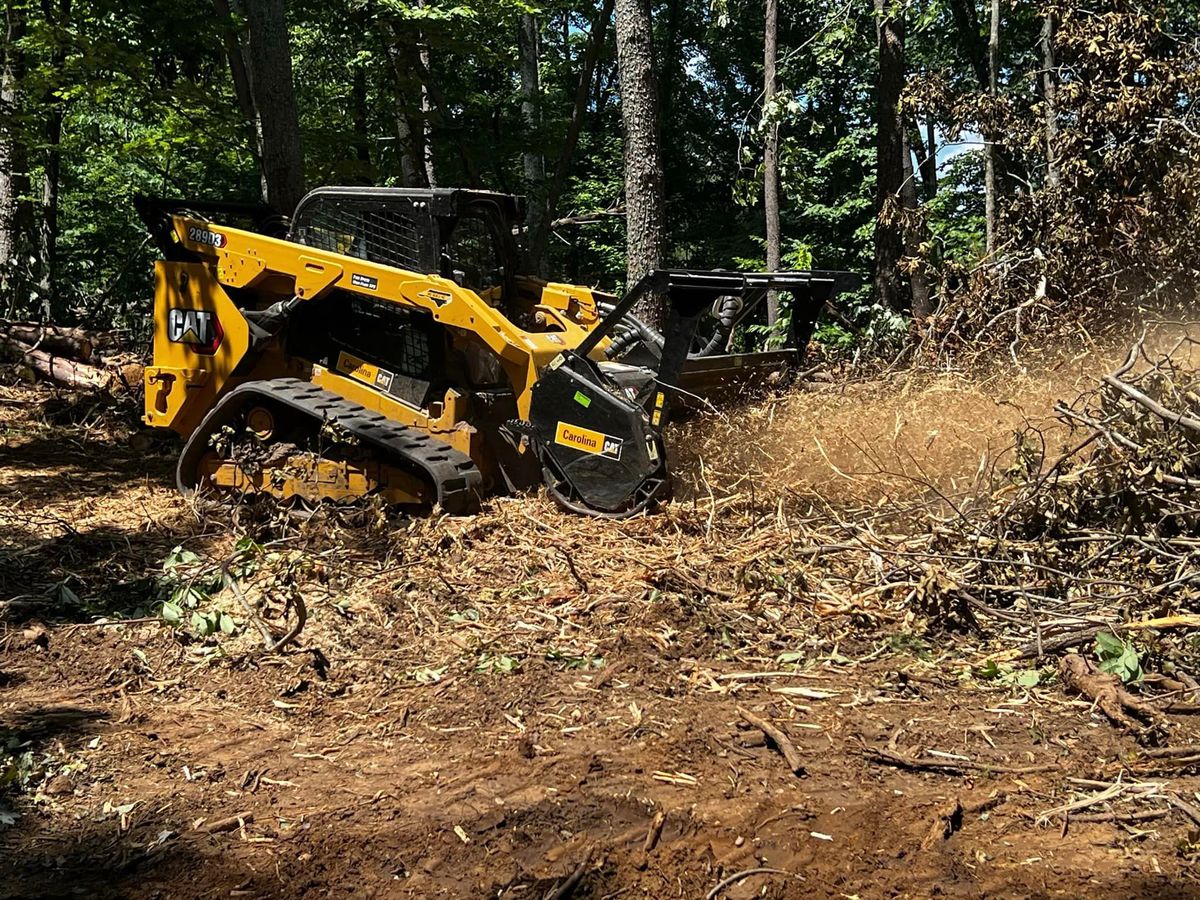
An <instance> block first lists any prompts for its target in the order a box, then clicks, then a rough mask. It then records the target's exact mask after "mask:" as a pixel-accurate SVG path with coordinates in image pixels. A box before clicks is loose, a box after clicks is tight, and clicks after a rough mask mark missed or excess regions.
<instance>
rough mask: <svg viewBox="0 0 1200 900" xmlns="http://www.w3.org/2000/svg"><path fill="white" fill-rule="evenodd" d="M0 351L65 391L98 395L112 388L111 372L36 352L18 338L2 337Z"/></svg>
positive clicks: (44, 352)
mask: <svg viewBox="0 0 1200 900" xmlns="http://www.w3.org/2000/svg"><path fill="white" fill-rule="evenodd" d="M0 351H2V352H3V354H4V356H6V357H7V358H8V359H10V360H12V361H14V362H16V363H18V364H19V365H24V366H26V367H28V368H29V369H30V370H31V371H32V372H33V373H34V374H35V375H38V376H41V377H42V378H46V379H48V380H50V381H52V382H54V383H55V384H59V385H63V386H64V387H72V388H79V389H83V390H91V391H99V390H107V389H108V388H110V387H112V385H113V381H114V377H113V375H112V373H111V372H108V371H106V370H104V369H101V368H98V367H97V366H90V365H88V364H87V363H83V362H77V361H75V360H73V359H67V358H66V357H62V356H55V355H54V354H52V353H49V352H47V351H45V350H37V349H35V348H34V347H33V346H31V345H29V344H26V343H24V342H22V341H18V340H16V339H15V338H10V337H6V336H4V335H0Z"/></svg>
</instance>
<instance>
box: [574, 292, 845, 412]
mask: <svg viewBox="0 0 1200 900" xmlns="http://www.w3.org/2000/svg"><path fill="white" fill-rule="evenodd" d="M858 283H859V279H858V276H856V275H852V274H850V273H848V272H827V271H815V270H814V271H797V272H720V271H704V270H694V269H654V270H652V271H650V272H648V273H646V275H644V276H643V277H642V278H641V279H640V280H639V281H638V282H637V284H635V285H634V286H633V288H632V289H631V290H630V291H629V292H628V293H627V294H626V295H625V296H624V297H622V298H621V300H620V302H618V303H617V305H616V306H615V307H614V308H613V311H612V312H611V313H610V314H609V315H608V316H606V317H605V320H604V321H603V322H601V323H600V325H599V327H597V328H595V329H594V330H593V331H591V332H590V333H589V334H588V336H587V337H586V338H585V339H584V341H583V343H581V344H580V345H579V347H578V348H577V349H576V352H577V353H578V354H579V355H580V356H582V357H584V358H586V357H587V356H588V355H589V354H590V353H591V352H592V350H594V349H595V347H596V345H597V344H598V343H599V342H600V341H601V340H602V339H603V338H605V337H609V336H610V335H611V334H612V332H613V330H614V329H615V328H616V327H617V325H618V324H619V323H620V322H621V320H622V319H623V318H624V317H625V316H626V315H627V314H628V313H629V312H630V311H631V310H632V309H633V307H634V305H635V304H636V303H637V302H638V301H639V300H641V299H642V298H643V297H644V296H646V295H647V294H653V295H655V296H660V297H665V298H666V301H667V323H666V327H665V328H664V329H663V348H662V357H661V360H660V362H659V366H658V372H657V373H656V378H657V380H658V383H659V385H660V386H661V387H664V388H667V389H670V388H672V387H673V386H674V385H675V384H676V383H677V382H678V379H679V375H680V372H682V371H683V365H684V363H685V362H686V361H687V358H688V350H689V349H690V347H691V343H692V337H693V335H695V333H696V325H697V323H698V322H699V320H700V317H701V316H702V315H703V314H704V313H705V312H706V310H708V309H709V308H710V307H711V306H712V304H713V302H714V301H715V300H716V299H717V298H718V297H727V296H745V295H747V294H758V295H759V296H760V297H761V296H762V295H765V293H766V292H767V291H789V292H791V293H793V294H794V295H795V297H796V304H795V306H794V308H793V318H792V328H793V332H794V333H795V339H797V340H799V339H802V340H803V342H804V343H807V342H808V338H809V335H810V334H811V332H812V328H813V324H814V323H815V321H816V318H817V316H818V315H819V314H820V311H821V308H822V307H823V306H824V305H825V303H826V302H828V301H829V300H830V299H832V298H833V297H834V296H836V295H837V294H839V293H841V292H842V291H845V290H853V289H854V288H855V287H857V285H858ZM801 332H803V333H801ZM648 402H653V401H648ZM665 419H666V417H665V416H663V417H662V420H663V421H664V422H665Z"/></svg>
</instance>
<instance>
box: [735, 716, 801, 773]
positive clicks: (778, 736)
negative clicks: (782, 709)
mask: <svg viewBox="0 0 1200 900" xmlns="http://www.w3.org/2000/svg"><path fill="white" fill-rule="evenodd" d="M737 713H738V715H739V716H741V717H742V719H743V720H745V721H746V722H747V723H748V724H749V725H752V726H754V727H755V728H757V729H758V730H759V731H761V732H762V733H763V734H765V735H766V736H767V737H768V738H770V739H771V742H772V743H773V744H774V745H775V749H777V750H778V751H779V752H780V753H781V754H783V758H784V759H785V760H787V764H788V767H789V768H790V769H791V770H792V774H794V775H803V774H804V771H805V769H804V758H803V757H802V756H801V755H800V751H799V750H797V749H796V745H795V744H793V743H792V742H791V741H790V740H789V739H788V736H787V735H786V734H784V733H783V731H782V730H781V729H780V728H779V727H778V726H777V725H775V724H773V723H772V722H770V721H768V720H767V719H764V718H762V717H761V716H756V715H754V713H752V712H750V711H749V710H748V709H744V708H742V707H740V706H739V707H738V710H737Z"/></svg>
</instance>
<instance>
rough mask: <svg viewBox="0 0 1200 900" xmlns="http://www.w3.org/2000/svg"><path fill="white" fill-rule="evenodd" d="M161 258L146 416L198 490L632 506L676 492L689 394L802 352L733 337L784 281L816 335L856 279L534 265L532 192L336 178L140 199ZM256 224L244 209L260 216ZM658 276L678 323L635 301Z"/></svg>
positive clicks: (806, 331)
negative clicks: (247, 195)
mask: <svg viewBox="0 0 1200 900" xmlns="http://www.w3.org/2000/svg"><path fill="white" fill-rule="evenodd" d="M137 203H138V209H139V212H140V214H141V216H142V218H143V220H144V221H145V222H146V224H147V226H148V227H149V229H150V232H151V234H152V236H153V237H154V239H155V241H156V243H157V245H158V247H159V248H160V250H161V251H162V254H163V257H164V259H162V260H160V261H159V262H157V263H156V265H155V279H154V280H155V296H154V360H153V365H152V366H151V367H149V368H148V369H147V370H146V401H145V403H146V408H145V417H144V418H145V421H146V422H147V423H148V424H149V425H153V426H159V427H166V428H171V429H173V430H175V431H176V432H178V433H179V434H180V435H182V436H183V437H184V438H185V439H186V443H185V446H184V449H183V452H182V454H181V455H180V458H179V465H178V469H177V482H178V486H179V488H180V490H181V491H184V492H192V491H195V490H198V489H205V490H215V491H220V492H226V493H232V494H234V495H245V494H269V495H272V496H275V497H278V498H284V499H287V498H293V497H294V498H300V499H302V500H305V501H318V500H322V499H331V500H347V499H354V498H359V497H364V496H368V495H378V496H380V497H382V498H383V499H384V500H385V501H386V502H388V503H393V504H413V505H418V506H422V505H423V506H429V505H433V504H436V505H438V506H440V507H441V508H442V509H443V510H445V511H447V512H449V513H469V512H472V511H473V510H475V509H476V508H477V505H478V502H479V499H480V497H481V496H483V495H486V494H488V493H489V492H494V491H518V490H522V489H525V488H529V487H531V486H534V485H536V484H539V483H544V484H545V485H546V486H547V488H548V489H549V491H550V493H551V494H552V495H553V496H554V498H555V499H556V500H557V501H558V502H559V503H560V504H562V505H563V506H565V507H567V508H569V509H571V510H575V511H578V512H581V513H586V514H590V515H600V516H627V515H631V514H634V513H636V512H639V511H641V510H643V509H645V508H646V507H647V506H649V505H650V504H652V503H653V502H655V501H656V500H658V499H660V498H662V497H664V496H665V495H666V494H667V492H668V491H669V489H670V481H669V478H668V474H667V454H666V448H665V447H664V446H663V428H664V426H665V424H666V421H667V416H668V413H669V410H670V409H671V406H672V403H673V402H678V401H679V400H680V399H681V398H683V399H689V398H690V399H694V398H695V397H696V396H697V395H701V396H704V395H709V394H711V393H713V392H714V391H719V390H720V389H721V388H722V387H723V386H728V385H729V384H730V383H733V382H737V381H739V380H740V381H742V382H744V381H746V380H751V381H753V380H755V379H761V378H763V377H765V375H766V374H767V373H768V372H770V371H773V370H776V369H778V368H780V367H781V366H787V365H789V364H793V363H795V362H796V361H797V353H798V351H797V350H795V349H788V350H783V351H776V352H771V353H760V354H743V355H728V354H727V353H726V351H725V348H726V344H727V341H728V338H729V335H730V333H731V332H732V329H733V328H734V326H735V325H736V324H737V323H738V322H739V321H742V320H743V318H744V317H745V316H746V315H748V314H749V312H750V310H751V309H752V308H753V306H754V305H755V304H756V303H757V301H758V300H760V299H761V298H762V297H763V296H765V294H766V292H767V290H769V289H770V290H782V291H789V292H791V293H792V295H793V297H794V304H793V316H792V321H793V328H794V330H795V332H796V334H795V338H794V341H793V346H798V347H803V346H804V345H805V344H806V343H807V340H808V337H809V335H810V333H811V330H812V327H813V323H814V322H815V320H816V317H817V314H818V312H819V310H820V309H821V307H822V306H823V305H824V304H825V303H826V302H827V301H828V300H829V299H830V298H832V297H833V296H834V295H835V294H836V293H837V292H839V291H840V290H844V289H847V288H850V287H853V286H854V285H855V283H856V279H855V278H854V276H850V275H847V274H845V273H835V272H815V271H814V272H781V273H763V274H760V273H745V272H722V271H682V270H661V271H654V272H651V273H650V274H648V275H647V276H646V277H645V278H643V279H642V280H641V281H640V282H638V283H637V284H636V285H634V286H633V287H632V288H631V289H630V290H629V292H628V293H627V294H626V295H625V296H624V297H623V298H621V299H619V300H618V299H617V298H616V297H613V296H610V295H605V294H601V293H599V292H596V291H592V290H589V289H588V288H586V287H581V286H578V285H570V284H558V283H546V282H544V281H542V280H540V279H538V278H535V277H532V276H529V275H522V274H519V266H518V264H517V262H516V261H517V260H518V259H519V254H518V252H517V245H516V235H517V234H518V228H517V223H519V222H520V221H522V218H523V215H522V213H523V210H522V201H521V200H520V198H517V197H512V196H508V195H503V194H492V193H485V192H480V191H467V190H447V189H433V190H407V189H405V190H400V189H368V188H322V189H319V190H316V191H313V192H312V193H310V194H309V195H308V196H306V197H305V198H304V199H303V200H302V201H301V202H300V204H299V206H298V207H297V208H296V211H295V215H294V216H293V217H292V218H291V221H290V224H289V225H288V226H287V227H286V228H285V225H284V223H283V221H282V220H281V219H280V217H279V216H277V215H275V214H273V213H272V212H271V211H270V210H268V209H266V208H259V207H253V206H238V205H233V204H214V203H203V202H198V201H183V200H180V201H171V200H152V199H147V198H140V199H139V200H138V201H137ZM233 223H236V225H237V227H235V226H234V224H233ZM647 292H649V293H653V294H656V295H660V296H661V297H662V298H663V299H664V301H665V303H666V305H667V309H668V318H667V323H666V326H665V328H664V330H663V332H662V333H659V332H658V331H656V330H654V329H652V328H650V327H648V326H647V325H645V324H644V323H642V322H641V321H639V320H638V319H637V318H636V317H634V316H633V315H632V314H631V310H632V308H633V306H634V304H635V303H636V302H637V300H638V299H639V298H640V297H642V296H643V295H645V294H646V293H647Z"/></svg>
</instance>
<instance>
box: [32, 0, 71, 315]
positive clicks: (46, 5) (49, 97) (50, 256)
mask: <svg viewBox="0 0 1200 900" xmlns="http://www.w3.org/2000/svg"><path fill="white" fill-rule="evenodd" d="M42 14H43V15H44V16H45V17H46V21H47V22H48V23H50V24H52V25H55V26H57V27H59V28H62V27H65V26H66V24H67V22H68V20H69V18H70V15H71V0H58V7H57V9H56V8H55V6H54V4H53V2H52V0H42ZM50 60H51V70H52V72H53V73H54V75H55V76H59V75H61V73H62V69H63V64H64V63H65V62H66V45H65V44H64V43H63V41H62V38H61V37H60V38H59V39H58V40H57V41H56V42H55V47H54V50H53V52H52V53H51V55H50ZM57 87H58V85H57V84H56V83H52V84H51V85H50V86H49V87H48V89H47V90H46V94H45V97H44V98H43V103H44V105H45V107H46V110H47V112H46V121H45V131H44V132H43V134H44V140H45V145H46V157H45V160H44V162H43V168H42V209H41V223H40V225H39V228H38V247H39V250H40V252H39V254H38V256H39V270H38V294H39V299H40V300H41V307H42V318H43V320H44V321H47V322H49V321H50V320H51V319H53V317H54V306H55V300H56V298H57V292H58V205H59V204H58V199H59V189H60V187H61V180H62V128H63V116H64V112H63V101H62V98H61V97H60V96H59V95H58V92H57Z"/></svg>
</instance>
